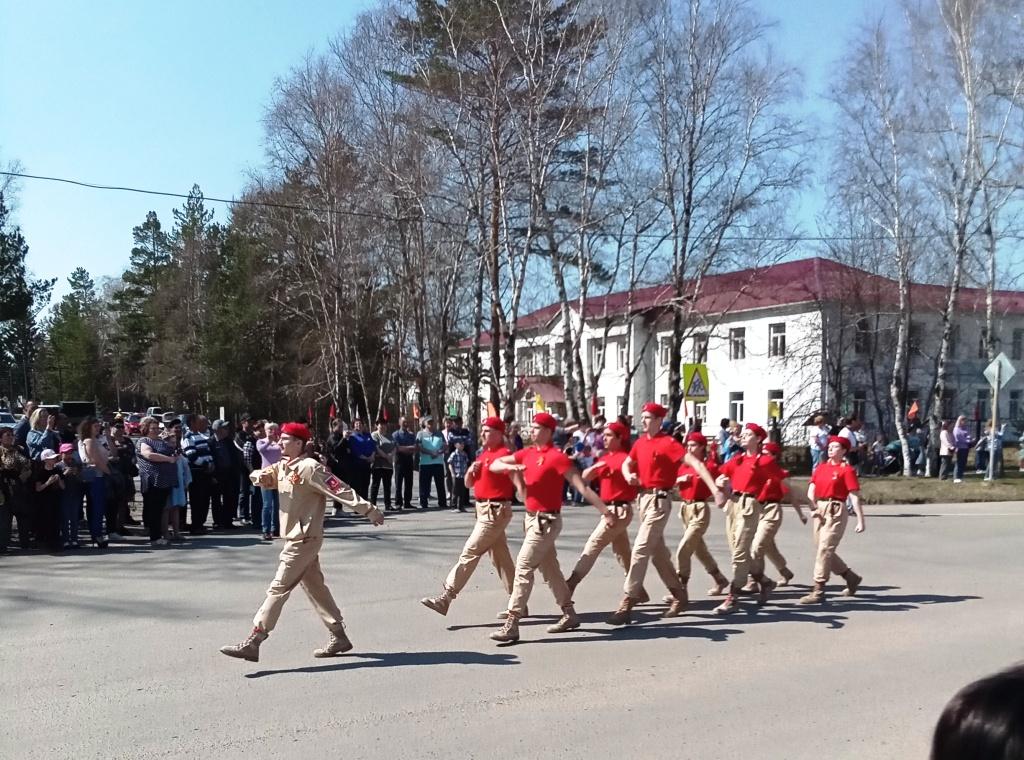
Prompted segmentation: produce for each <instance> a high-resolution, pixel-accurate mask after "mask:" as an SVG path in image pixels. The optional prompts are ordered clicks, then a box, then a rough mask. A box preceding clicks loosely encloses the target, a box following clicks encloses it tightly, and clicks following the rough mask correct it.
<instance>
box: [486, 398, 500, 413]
mask: <svg viewBox="0 0 1024 760" xmlns="http://www.w3.org/2000/svg"><path fill="white" fill-rule="evenodd" d="M487 416H488V417H497V416H498V408H497V407H496V406H495V405H494V404H493V403H491V402H490V401H488V402H487Z"/></svg>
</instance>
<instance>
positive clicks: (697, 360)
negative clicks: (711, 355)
mask: <svg viewBox="0 0 1024 760" xmlns="http://www.w3.org/2000/svg"><path fill="white" fill-rule="evenodd" d="M707 360H708V335H707V333H694V335H693V362H694V364H703V363H704V362H706V361H707Z"/></svg>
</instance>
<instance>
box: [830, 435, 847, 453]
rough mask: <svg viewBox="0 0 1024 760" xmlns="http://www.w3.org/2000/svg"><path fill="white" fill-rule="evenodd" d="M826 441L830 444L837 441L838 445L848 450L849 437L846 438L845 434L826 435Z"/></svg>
mask: <svg viewBox="0 0 1024 760" xmlns="http://www.w3.org/2000/svg"><path fill="white" fill-rule="evenodd" d="M828 442H829V443H830V444H831V443H838V444H839V445H840V446H842V447H843V448H844V449H846V450H847V451H849V450H850V439H849V438H847V437H846V436H845V435H830V436H829V437H828Z"/></svg>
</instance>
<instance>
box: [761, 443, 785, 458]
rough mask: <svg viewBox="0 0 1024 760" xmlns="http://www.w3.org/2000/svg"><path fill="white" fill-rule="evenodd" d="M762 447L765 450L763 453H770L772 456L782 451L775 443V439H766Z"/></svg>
mask: <svg viewBox="0 0 1024 760" xmlns="http://www.w3.org/2000/svg"><path fill="white" fill-rule="evenodd" d="M762 448H763V449H764V450H765V453H767V454H771V455H772V456H773V457H777V456H778V455H779V454H781V453H782V447H781V446H780V445H779V444H777V443H775V441H768V443H766V444H765V445H764V446H763V447H762Z"/></svg>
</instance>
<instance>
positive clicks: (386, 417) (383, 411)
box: [380, 407, 391, 422]
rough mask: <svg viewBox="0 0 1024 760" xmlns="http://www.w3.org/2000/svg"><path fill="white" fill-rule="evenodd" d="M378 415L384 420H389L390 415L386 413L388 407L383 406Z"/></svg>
mask: <svg viewBox="0 0 1024 760" xmlns="http://www.w3.org/2000/svg"><path fill="white" fill-rule="evenodd" d="M380 417H381V419H382V420H384V421H385V422H391V415H390V414H388V408H387V407H384V408H383V409H381V411H380Z"/></svg>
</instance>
